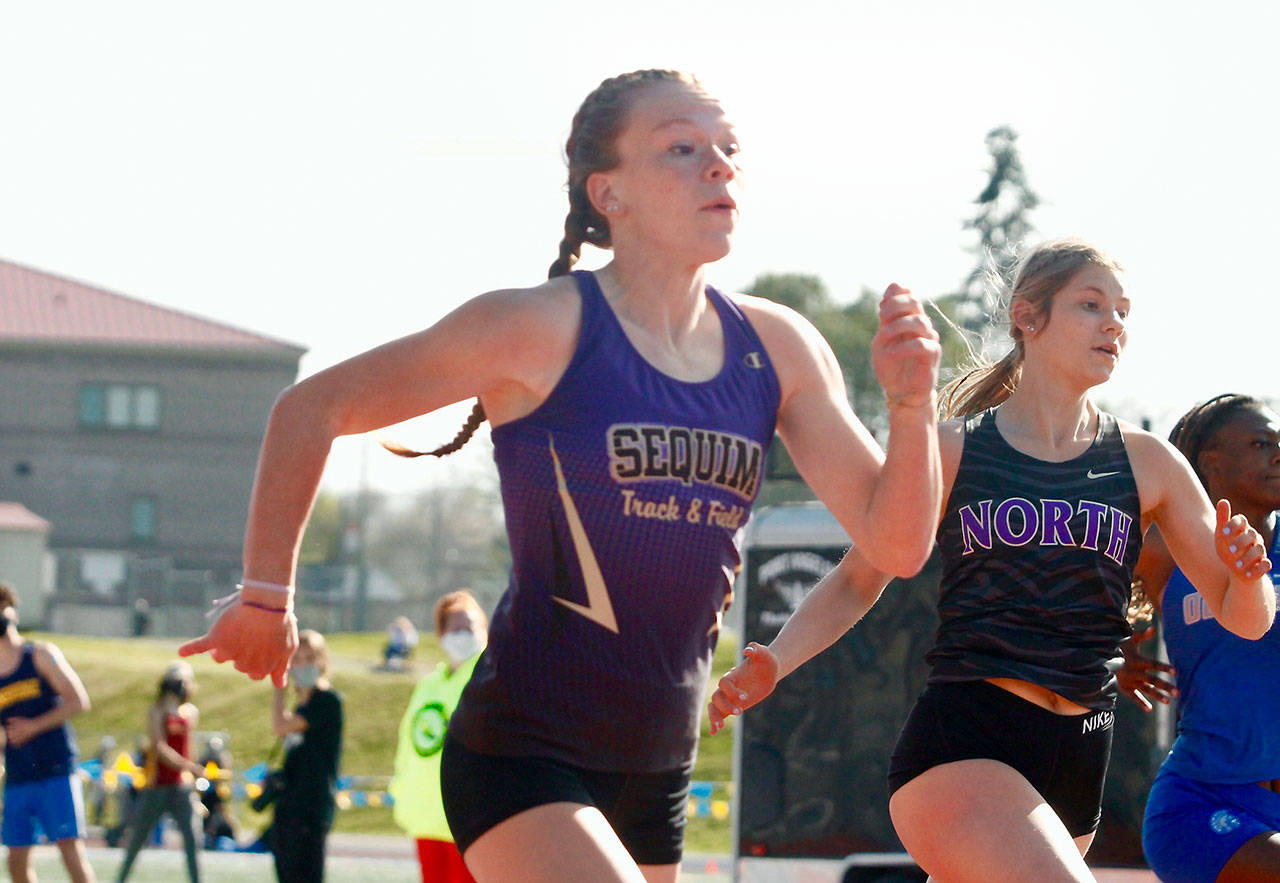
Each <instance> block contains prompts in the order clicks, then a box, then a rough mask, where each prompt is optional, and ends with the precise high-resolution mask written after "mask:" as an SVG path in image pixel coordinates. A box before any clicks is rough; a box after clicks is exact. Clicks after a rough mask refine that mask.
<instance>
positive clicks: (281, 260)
mask: <svg viewBox="0 0 1280 883" xmlns="http://www.w3.org/2000/svg"><path fill="white" fill-rule="evenodd" d="M1278 32H1280V6H1277V5H1276V4H1273V3H1266V2H1262V0H1259V2H1254V3H1242V2H1221V3H1215V4H1204V3H1192V2H1183V0H1172V2H1165V3H1159V4H1157V3H1155V2H1136V0H1134V2H1130V0H1106V2H1097V0H1081V2H1073V3H1069V4H1060V3H1059V4H1048V3H1028V2H1025V0H1009V2H1004V0H979V2H973V3H956V2H942V0H939V2H906V0H899V2H866V3H864V2H852V0H850V2H818V0H788V2H780V3H757V2H752V0H747V2H743V0H739V2H734V3H715V4H712V3H703V2H696V0H692V2H682V3H676V2H667V0H644V2H628V3H567V2H562V0H546V2H536V3H518V2H515V0H511V2H509V3H501V4H499V3H483V2H472V3H454V2H442V0H423V2H404V0H398V2H397V0H388V2H372V3H357V2H349V3H333V2H306V3H303V2H260V0H259V2H242V0H231V2H221V3H217V4H213V3H207V4H195V3H172V2H118V3H92V2H66V3H20V4H19V3H9V4H3V5H0V83H2V84H3V88H0V257H3V258H4V259H7V260H11V261H16V262H18V263H23V264H27V265H30V266H34V267H38V268H40V269H43V270H47V271H50V272H53V273H58V274H62V275H66V276H70V277H73V278H76V279H79V280H82V281H85V282H88V283H91V284H95V285H99V286H102V287H105V288H108V289H112V290H115V291H119V292H122V293H125V294H129V295H133V296H136V297H139V298H143V299H145V300H149V301H153V302H157V303H161V304H165V305H167V306H171V307H175V308H178V309H182V310H186V311H189V312H193V313H197V314H200V315H203V316H206V317H208V318H212V319H216V320H219V321H222V322H227V323H231V324H234V325H238V326H242V327H247V328H250V329H252V330H255V331H258V332H261V333H264V334H268V335H272V336H276V337H280V338H284V339H286V340H289V341H292V342H296V343H299V344H302V345H304V346H306V347H308V348H309V349H310V353H309V354H308V355H307V357H306V358H305V359H304V360H303V363H302V370H303V374H308V373H312V372H314V371H316V370H318V369H320V368H322V367H324V366H326V365H329V364H332V363H333V362H335V361H338V360H340V359H342V358H345V357H347V356H350V355H353V354H355V353H357V352H359V351H361V350H363V349H366V348H368V347H370V346H373V345H376V344H378V343H380V342H382V341H384V340H388V339H391V338H393V337H396V336H399V335H401V334H405V333H408V332H410V331H413V330H416V329H418V328H421V327H423V326H425V325H427V324H430V323H431V322H432V321H434V320H435V319H437V318H439V317H440V316H441V315H443V314H444V313H445V312H447V311H448V310H450V309H451V308H453V307H454V306H456V305H457V304H458V303H460V302H461V301H462V300H464V299H465V298H467V297H470V296H472V295H474V294H477V293H479V292H481V291H485V290H488V289H491V288H499V287H509V286H515V285H527V284H533V283H536V282H537V281H539V280H540V279H542V278H543V277H544V275H545V272H546V267H547V265H548V264H549V263H550V262H551V259H552V258H553V257H554V256H555V249H556V246H557V243H558V242H559V238H560V231H561V225H562V223H563V216H564V212H565V208H566V201H565V196H564V192H563V180H564V173H565V170H564V165H563V161H562V159H561V154H560V150H561V145H562V143H563V140H564V137H565V135H566V134H567V132H568V126H569V120H570V118H571V117H572V115H573V112H574V110H575V109H576V108H577V105H578V104H579V103H580V102H581V100H582V98H583V97H584V96H585V95H586V93H587V92H589V91H590V90H591V89H592V88H594V86H595V85H596V84H597V83H598V82H599V81H600V80H601V79H603V78H605V77H607V76H611V75H613V74H615V73H619V72H622V71H625V70H631V69H634V68H639V67H678V68H684V69H688V70H692V71H693V72H695V73H697V74H698V75H699V76H700V77H701V78H702V79H703V80H704V82H705V83H706V84H707V85H708V87H709V88H710V89H711V90H712V91H713V92H714V93H715V94H717V95H718V96H720V98H721V99H722V101H723V102H724V104H725V106H726V109H727V111H728V113H729V115H730V116H731V117H732V118H733V119H735V120H736V121H737V123H738V125H739V129H740V133H741V135H742V144H743V148H744V154H743V160H744V163H745V164H746V166H747V170H748V176H749V177H748V179H747V180H748V183H747V198H746V200H745V202H744V204H743V219H742V225H741V228H740V234H739V236H738V239H737V243H736V246H735V249H734V253H733V254H732V255H730V256H729V257H728V258H726V259H725V260H724V261H722V262H720V263H719V264H717V265H715V266H714V267H712V269H711V274H710V279H711V281H712V282H713V283H715V284H717V285H719V286H720V287H723V288H731V289H732V288H742V287H745V286H746V285H748V284H749V283H750V282H751V280H752V279H754V278H755V277H756V276H757V275H758V274H760V273H763V272H771V271H799V272H807V273H814V274H817V275H818V276H820V277H821V278H822V279H823V280H824V281H825V282H826V283H827V284H828V286H829V287H830V288H831V290H832V292H833V293H834V295H835V296H836V297H837V298H839V299H851V298H853V297H855V296H856V295H857V293H858V292H859V290H860V289H861V288H862V287H863V286H864V285H865V286H871V287H873V288H877V289H879V288H882V287H883V286H884V285H885V284H886V283H888V282H889V281H894V280H896V281H899V282H901V283H903V284H907V285H910V286H911V287H912V288H914V289H915V290H916V291H917V292H918V293H920V294H922V295H924V296H926V297H929V296H933V295H937V294H941V293H944V292H946V291H948V290H951V289H953V288H954V287H955V286H956V285H957V284H958V283H959V281H960V280H961V279H962V278H963V276H964V275H965V273H966V272H967V270H968V268H969V266H970V265H971V263H972V260H973V258H972V256H971V255H970V254H968V253H967V252H966V251H965V246H966V245H968V244H969V243H970V240H969V239H968V238H966V235H965V233H964V232H963V231H962V229H961V226H960V225H961V221H962V220H963V219H964V218H966V217H968V216H969V215H970V214H971V212H972V200H973V198H974V197H975V196H976V195H977V194H978V192H979V191H980V189H981V188H982V186H983V183H984V182H985V178H986V155H985V150H984V145H983V136H984V135H985V134H986V132H987V131H989V130H990V129H991V128H993V127H995V126H997V125H1001V124H1008V125H1011V126H1013V127H1014V129H1016V130H1017V131H1018V132H1019V134H1020V135H1021V139H1020V142H1019V144H1020V147H1021V152H1022V158H1023V163H1024V166H1025V168H1026V171H1027V175H1028V178H1029V180H1030V182H1031V184H1032V186H1033V187H1034V188H1035V189H1036V190H1037V191H1038V193H1039V194H1040V196H1041V198H1042V199H1043V206H1042V207H1041V208H1040V209H1038V210H1037V211H1036V212H1035V213H1034V215H1033V216H1032V220H1033V221H1034V222H1035V224H1036V226H1037V229H1038V231H1039V234H1041V235H1042V236H1043V237H1046V238H1047V237H1051V236H1060V235H1083V236H1085V237H1087V238H1089V239H1092V240H1093V241H1095V242H1096V243H1097V244H1099V245H1101V246H1102V247H1103V248H1105V249H1107V250H1108V251H1110V252H1112V253H1113V254H1114V255H1115V256H1116V257H1117V258H1119V259H1120V260H1121V262H1122V263H1124V264H1125V265H1126V266H1127V268H1128V270H1129V273H1128V275H1127V279H1126V285H1127V288H1128V291H1129V294H1130V296H1131V297H1132V299H1133V305H1134V311H1133V315H1132V318H1131V321H1130V331H1131V342H1130V347H1129V351H1128V352H1127V353H1126V354H1125V357H1124V358H1123V359H1122V360H1121V365H1120V368H1119V369H1118V371H1117V373H1116V376H1115V377H1114V379H1113V380H1112V381H1111V383H1110V384H1108V385H1107V386H1106V387H1104V388H1103V389H1102V390H1101V391H1100V392H1099V398H1100V400H1101V401H1102V402H1104V403H1105V404H1106V405H1108V406H1109V407H1112V408H1113V409H1114V410H1116V411H1117V412H1118V413H1120V414H1121V415H1122V416H1125V417H1128V418H1130V419H1135V420H1136V419H1140V418H1141V417H1144V416H1146V417H1149V418H1150V419H1151V420H1152V421H1153V424H1154V428H1156V429H1157V430H1159V431H1165V430H1167V429H1168V428H1169V426H1170V425H1172V422H1173V420H1174V419H1175V418H1176V416H1177V415H1178V414H1179V413H1181V412H1182V411H1183V410H1185V409H1186V408H1187V407H1188V406H1190V405H1191V404H1193V403H1194V402H1195V401H1197V400H1199V399H1203V398H1206V397H1208V396H1210V395H1214V394H1216V393H1219V392H1225V391H1243V392H1252V393H1255V394H1261V395H1265V396H1269V397H1272V398H1274V397H1275V396H1276V395H1277V394H1278V393H1280V391H1278V390H1277V387H1276V381H1275V378H1274V376H1273V373H1272V372H1273V370H1274V367H1275V365H1276V361H1277V360H1276V349H1275V345H1276V326H1277V320H1280V306H1277V303H1276V298H1277V295H1278V294H1280V284H1277V278H1276V277H1277V274H1276V269H1275V268H1276V253H1277V243H1278V242H1280V210H1278V209H1277V198H1278V197H1280V172H1277V158H1278V157H1280V144H1278V143H1277V142H1278V140H1280V139H1278V137H1277V136H1278V135H1280V121H1278V120H1280V117H1278V115H1277V112H1276V107H1277V101H1280V96H1278V95H1277V86H1278V85H1280V61H1278V60H1277V59H1278V58H1280V56H1278V55H1277V53H1276V51H1275V47H1274V36H1275V34H1276V33H1278ZM592 261H593V263H588V264H586V265H587V266H592V265H594V264H598V263H599V262H600V259H599V256H596V258H594V259H592ZM465 411H466V408H465V407H461V408H459V409H455V410H454V411H453V412H452V413H450V414H448V415H446V416H445V417H443V418H442V419H438V420H435V421H424V422H422V423H420V425H419V426H417V427H414V428H412V429H409V430H405V431H404V434H403V435H401V436H400V437H401V438H402V440H404V441H406V442H407V443H410V444H421V445H429V444H432V443H434V442H435V441H436V440H438V439H446V438H448V437H450V436H451V435H452V432H453V424H454V423H455V422H457V421H459V420H460V419H461V415H462V414H465ZM264 416H265V415H264ZM359 447H360V446H359V445H356V444H353V443H346V444H343V445H340V446H339V448H338V450H337V452H336V455H335V459H334V462H333V465H332V468H331V470H330V472H329V473H328V475H327V478H326V481H327V483H328V484H329V485H330V486H331V487H335V488H342V487H349V486H350V485H352V484H353V483H354V482H355V480H356V479H355V476H356V474H357V465H356V464H357V462H358V460H359V455H358V453H357V452H358V450H359ZM451 459H452V458H451ZM393 460H394V458H391V457H390V455H385V454H383V453H381V452H375V453H371V454H370V455H369V459H368V462H369V467H368V469H369V473H368V474H369V476H370V480H371V481H372V482H373V483H374V485H375V486H378V487H382V488H385V489H389V490H394V489H398V488H399V489H410V488H411V487H412V486H413V485H414V484H415V483H417V482H421V481H424V480H426V479H427V477H429V476H435V477H442V476H448V475H450V474H452V471H453V470H461V469H472V468H478V467H477V465H476V464H477V463H478V462H479V461H478V460H477V459H476V458H475V456H472V458H471V460H467V458H465V457H464V458H461V459H459V460H458V461H457V463H456V465H454V464H450V463H449V461H444V462H442V463H432V464H422V463H421V462H416V463H412V464H406V463H399V462H393ZM479 468H483V467H479Z"/></svg>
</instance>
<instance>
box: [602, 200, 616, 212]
mask: <svg viewBox="0 0 1280 883" xmlns="http://www.w3.org/2000/svg"><path fill="white" fill-rule="evenodd" d="M617 210H618V204H617V203H616V202H615V203H614V204H613V205H609V206H605V211H607V212H616V211H617Z"/></svg>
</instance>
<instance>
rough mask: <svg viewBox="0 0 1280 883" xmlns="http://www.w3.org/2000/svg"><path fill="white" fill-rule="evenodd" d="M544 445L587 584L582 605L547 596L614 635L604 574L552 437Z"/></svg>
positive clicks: (611, 608) (612, 617)
mask: <svg viewBox="0 0 1280 883" xmlns="http://www.w3.org/2000/svg"><path fill="white" fill-rule="evenodd" d="M547 444H548V446H549V447H550V449H551V463H552V465H553V466H555V469H556V491H557V492H558V493H559V494H560V502H561V503H563V504H564V516H565V519H566V520H567V521H568V522H569V537H570V539H572V540H573V550H574V552H576V553H577V555H578V566H579V567H580V568H581V569H582V581H583V582H584V583H586V586H587V603H586V605H585V606H584V605H582V604H578V603H575V602H573V601H566V600H565V599H564V598H558V597H556V596H555V595H552V596H551V600H552V601H556V602H558V603H560V604H563V605H564V606H565V607H568V608H569V609H570V610H573V611H575V612H576V613H581V614H582V615H583V616H585V617H586V618H587V619H589V620H591V621H592V622H594V623H596V624H597V625H602V626H604V627H605V628H607V629H608V630H609V631H611V632H613V633H614V634H615V635H616V634H618V620H617V618H616V617H615V616H614V615H613V604H612V603H611V602H610V601H609V587H608V586H606V585H605V583H604V574H602V573H601V572H600V565H599V564H598V563H597V562H596V555H595V552H593V551H592V550H591V543H590V542H589V541H588V540H587V531H586V529H584V528H583V526H582V519H581V518H579V517H578V507H577V506H575V505H573V497H571V496H569V486H568V485H567V484H566V483H565V480H564V471H563V470H562V469H561V468H560V458H559V457H557V456H556V442H555V439H553V438H550V437H548V439H547Z"/></svg>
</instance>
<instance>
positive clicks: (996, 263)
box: [949, 126, 1040, 338]
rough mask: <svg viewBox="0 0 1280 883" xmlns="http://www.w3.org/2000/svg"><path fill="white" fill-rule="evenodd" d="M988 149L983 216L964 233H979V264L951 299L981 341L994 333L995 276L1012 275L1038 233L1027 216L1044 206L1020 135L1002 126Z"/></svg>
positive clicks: (976, 248) (972, 220) (979, 202)
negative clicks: (1032, 181)
mask: <svg viewBox="0 0 1280 883" xmlns="http://www.w3.org/2000/svg"><path fill="white" fill-rule="evenodd" d="M986 144H987V153H988V154H989V155H990V157H991V168H990V170H989V177H988V179H987V185H986V186H985V187H984V188H983V189H982V192H981V193H980V194H978V198H977V199H975V200H974V203H975V204H976V205H977V206H978V210H977V212H976V213H975V214H974V216H973V217H972V218H970V219H969V220H967V221H965V222H964V229H966V230H975V231H977V233H978V241H977V243H976V244H974V245H973V246H971V247H970V251H972V252H974V253H975V254H976V255H977V260H976V261H975V262H974V267H973V269H972V270H971V271H970V272H969V276H968V278H966V279H965V281H964V284H963V285H962V286H961V287H960V290H959V291H957V292H956V293H955V294H954V295H952V296H951V297H950V298H949V300H951V301H953V303H954V308H955V315H956V319H957V321H958V323H959V324H960V326H961V327H962V328H964V329H965V330H966V331H970V332H973V333H974V334H976V335H977V336H978V337H979V338H981V337H982V335H983V333H984V331H986V330H987V328H988V317H989V315H990V310H991V306H992V304H991V303H990V300H989V298H990V297H991V295H992V294H993V293H994V292H993V291H992V286H991V284H990V282H989V279H990V277H991V275H992V274H993V273H994V274H996V275H998V276H1000V277H1002V278H1003V277H1006V276H1007V274H1008V272H1009V270H1010V269H1011V268H1012V266H1013V264H1014V263H1015V262H1016V261H1017V258H1018V253H1019V250H1020V249H1021V248H1022V245H1023V243H1024V241H1025V240H1026V238H1027V235H1028V234H1029V233H1031V232H1032V231H1033V230H1034V229H1035V227H1034V226H1033V225H1032V223H1031V221H1030V220H1029V219H1028V217H1027V216H1028V214H1029V213H1030V212H1031V211H1032V210H1033V209H1035V207H1036V206H1038V205H1039V204H1040V197H1038V196H1037V195H1036V193H1035V191H1033V190H1032V189H1031V187H1030V185H1029V184H1028V183H1027V176H1026V172H1025V171H1024V169H1023V168H1022V158H1021V157H1020V156H1019V154H1018V133H1017V132H1015V131H1014V130H1013V129H1012V128H1010V127H1008V126H999V127H997V128H995V129H992V130H991V131H990V132H988V133H987V137H986Z"/></svg>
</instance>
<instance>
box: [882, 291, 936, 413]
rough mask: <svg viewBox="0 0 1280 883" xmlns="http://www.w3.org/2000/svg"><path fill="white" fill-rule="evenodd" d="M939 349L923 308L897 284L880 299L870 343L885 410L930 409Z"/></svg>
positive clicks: (909, 292) (934, 333)
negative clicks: (876, 326) (876, 322)
mask: <svg viewBox="0 0 1280 883" xmlns="http://www.w3.org/2000/svg"><path fill="white" fill-rule="evenodd" d="M941 358H942V347H941V345H940V344H939V342H938V332H937V331H936V330H935V329H934V327H933V323H932V322H930V321H929V317H928V316H927V315H926V314H925V311H924V305H923V304H922V303H921V302H920V299H919V298H917V297H916V296H915V295H913V294H912V293H911V291H910V289H907V288H903V287H902V286H900V285H898V284H897V283H893V284H891V285H890V286H889V287H888V288H886V289H885V292H884V296H883V297H882V298H881V299H880V327H879V330H877V331H876V335H875V337H874V338H872V340H871V365H872V367H873V368H874V369H875V372H876V380H877V381H879V383H880V386H881V388H882V389H884V394H885V398H886V399H888V402H889V407H890V408H894V407H899V406H903V407H918V406H922V405H929V406H932V405H933V403H934V390H935V388H936V387H937V385H938V365H939V362H940V361H941Z"/></svg>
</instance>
